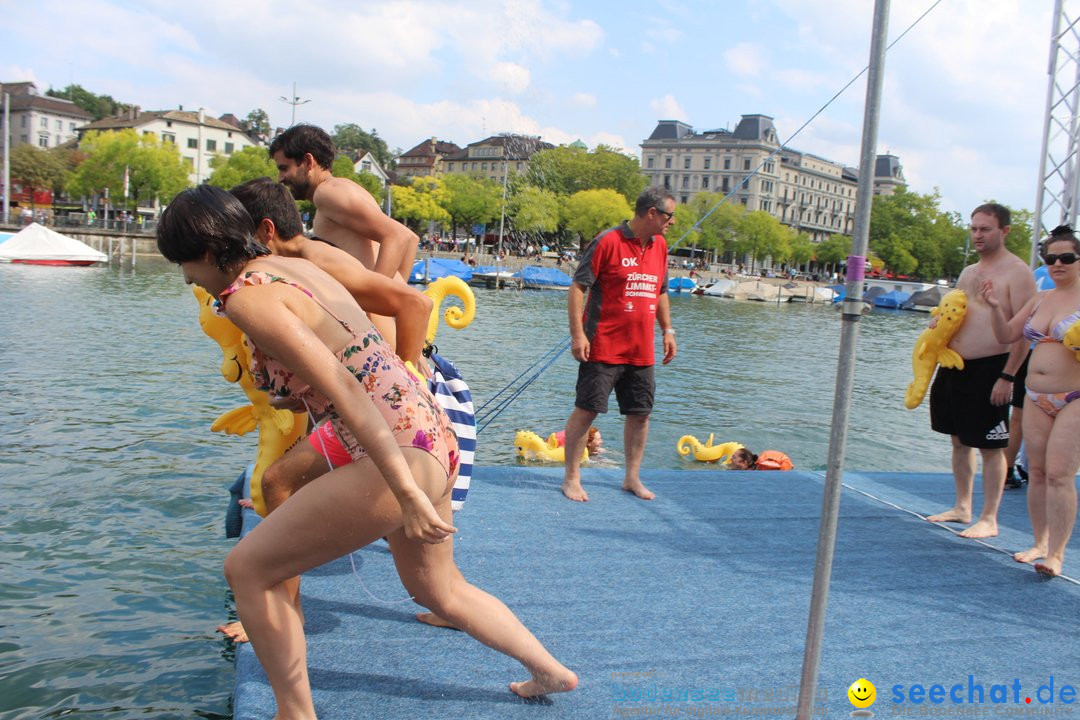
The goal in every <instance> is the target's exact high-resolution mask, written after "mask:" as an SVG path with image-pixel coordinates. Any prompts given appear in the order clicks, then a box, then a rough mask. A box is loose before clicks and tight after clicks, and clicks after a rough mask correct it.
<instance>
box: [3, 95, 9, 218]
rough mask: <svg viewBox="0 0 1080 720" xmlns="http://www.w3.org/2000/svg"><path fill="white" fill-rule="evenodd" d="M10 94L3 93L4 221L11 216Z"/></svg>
mask: <svg viewBox="0 0 1080 720" xmlns="http://www.w3.org/2000/svg"><path fill="white" fill-rule="evenodd" d="M10 98H11V95H9V94H8V93H4V222H8V221H9V220H10V218H11V112H10V107H11V102H10Z"/></svg>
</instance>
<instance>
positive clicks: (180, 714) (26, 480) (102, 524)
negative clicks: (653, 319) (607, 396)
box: [0, 260, 949, 720]
mask: <svg viewBox="0 0 1080 720" xmlns="http://www.w3.org/2000/svg"><path fill="white" fill-rule="evenodd" d="M0 294H2V297H3V298H4V300H5V312H4V313H3V314H2V315H0V337H2V338H3V340H4V342H2V343H0V367H2V368H3V371H4V377H5V380H6V383H5V386H6V388H7V395H6V398H5V400H6V405H7V407H8V412H9V418H10V420H9V429H8V434H7V437H6V440H5V441H4V442H3V443H2V444H0V487H2V489H3V497H4V503H2V504H0V528H2V530H0V539H2V542H0V567H2V568H3V583H0V718H2V719H3V720H12V719H14V718H41V717H61V716H68V715H72V716H82V717H86V716H95V717H97V716H101V717H104V716H108V717H110V718H136V717H155V718H167V717H176V718H190V717H204V718H227V717H229V716H230V707H229V698H230V693H231V690H232V681H233V676H232V666H231V664H230V663H231V654H230V649H229V647H228V645H227V644H226V643H225V642H224V641H223V640H222V639H221V638H220V636H217V635H215V633H214V632H213V628H214V626H215V625H217V624H218V623H219V622H220V621H222V620H224V619H225V617H226V614H227V612H228V611H229V609H230V602H229V598H228V593H227V587H226V585H225V582H224V579H223V578H222V574H221V563H222V559H223V558H224V556H225V554H226V553H227V552H228V550H229V548H230V546H231V541H227V540H225V539H224V537H223V529H222V518H223V513H224V509H225V506H226V502H227V499H228V494H227V487H228V485H229V484H230V483H231V481H232V480H233V479H234V478H235V476H236V475H237V474H238V473H239V472H240V471H241V470H242V469H243V467H244V465H245V464H246V463H248V462H249V461H251V460H252V459H253V456H254V443H255V437H254V435H252V436H248V437H244V438H230V437H225V436H222V435H216V434H212V433H210V432H209V430H208V428H209V425H210V423H211V422H212V421H213V419H214V418H216V417H217V416H218V415H219V414H220V413H222V412H224V411H225V410H228V409H231V408H233V407H235V406H237V405H239V404H242V403H243V402H244V398H243V395H242V393H241V392H240V390H239V389H238V388H236V387H234V386H229V385H227V384H226V383H225V382H224V381H223V380H222V379H221V377H220V375H219V374H218V365H219V364H220V361H221V356H220V352H219V349H218V347H217V345H216V344H215V343H214V342H213V341H212V340H210V339H209V338H207V337H206V336H205V335H203V333H202V331H201V330H200V329H199V327H198V323H197V321H196V306H195V301H194V298H193V297H192V295H191V293H190V290H189V289H188V288H187V287H185V286H184V284H183V282H182V280H181V278H180V275H179V272H178V271H177V270H176V269H175V268H174V267H172V266H169V265H166V264H164V263H161V262H149V261H143V260H140V266H139V267H138V268H137V269H135V270H131V269H128V268H123V269H120V268H115V267H114V268H108V267H98V268H44V267H32V266H10V265H7V266H5V265H0ZM476 295H477V314H476V320H475V322H474V323H473V325H472V326H470V327H469V328H467V329H465V330H461V331H454V330H449V329H446V328H445V327H443V328H442V329H440V331H439V336H438V338H437V339H436V343H437V344H438V345H439V348H440V350H441V352H442V353H443V354H444V355H446V356H447V357H450V358H452V359H453V360H454V361H455V362H457V364H458V366H459V368H460V369H461V371H462V373H463V374H464V375H465V377H466V379H467V380H468V381H469V383H470V385H471V386H472V389H473V394H474V398H475V400H476V401H477V404H481V403H483V402H484V401H485V400H487V399H489V398H491V397H492V396H493V395H494V394H495V393H496V392H497V391H499V390H502V389H503V388H505V387H507V386H508V385H509V384H511V383H512V381H513V380H514V379H515V378H517V377H518V375H519V374H521V373H522V372H524V371H526V370H527V369H528V368H529V367H530V366H532V365H533V364H534V363H535V362H536V361H537V359H538V358H540V357H541V356H542V355H543V354H544V353H545V352H547V351H549V350H550V349H552V348H554V347H556V346H557V345H558V344H559V343H560V341H562V340H563V339H564V338H565V337H566V335H567V330H566V327H567V326H566V310H565V302H566V301H565V295H564V294H560V293H555V292H548V293H541V292H519V291H510V290H502V291H484V290H478V291H477V293H476ZM672 314H673V319H674V325H675V327H676V329H677V331H678V334H677V338H678V342H679V355H678V357H677V358H676V359H675V361H674V362H673V363H672V364H671V365H669V366H666V367H658V369H657V408H656V411H655V413H654V415H653V420H652V425H651V430H650V436H649V443H648V447H647V449H646V455H645V461H644V466H645V479H646V482H648V469H649V468H686V469H688V470H694V471H703V470H713V469H714V468H712V467H711V466H704V465H699V464H695V463H692V462H689V461H687V460H685V459H683V458H682V457H681V456H679V455H678V454H677V453H676V451H675V443H676V441H677V440H678V438H679V437H681V436H682V435H687V434H691V435H696V436H697V437H698V438H699V439H700V440H702V441H705V440H706V439H707V437H708V435H709V434H710V433H714V434H715V435H716V439H717V441H718V442H720V441H728V440H737V441H739V442H742V443H744V444H746V445H748V446H749V447H751V448H752V449H754V450H755V451H759V450H761V449H765V448H776V449H781V450H783V451H785V452H787V453H788V454H789V455H790V456H791V457H792V458H793V459H794V461H795V464H796V466H797V467H800V468H805V469H814V468H818V469H820V468H823V467H824V465H825V462H826V457H827V452H828V447H827V444H828V437H829V422H830V418H831V412H832V403H833V387H834V383H835V372H836V357H837V352H838V345H839V337H840V320H839V314H838V313H837V312H836V311H835V310H834V309H833V308H832V307H823V306H818V305H810V306H804V305H783V306H774V305H762V304H759V303H736V302H733V301H730V300H722V299H718V298H707V297H696V296H674V297H673V298H672ZM926 322H927V317H926V316H925V315H921V314H915V313H894V312H889V313H885V312H876V313H874V314H871V315H869V316H867V317H865V318H863V320H862V321H861V325H860V329H861V332H860V340H859V345H858V359H857V370H856V380H855V392H854V397H853V398H852V411H851V416H850V419H851V424H850V430H849V437H848V444H847V459H846V462H845V467H847V468H850V469H861V470H900V471H934V472H942V471H947V470H948V468H949V444H948V439H947V438H944V437H941V436H936V435H932V434H931V433H930V432H929V430H928V427H929V418H928V413H927V408H926V405H925V404H924V405H923V406H921V407H920V408H918V409H917V410H915V411H907V410H904V408H903V394H904V389H905V388H906V386H907V383H908V382H909V381H910V379H911V378H910V353H911V346H912V343H913V342H914V340H915V337H916V336H917V335H918V333H919V332H920V331H921V329H922V328H923V327H925V324H926ZM529 374H530V375H531V374H532V373H529ZM575 378H576V363H575V362H574V361H573V359H572V358H571V357H570V354H569V352H568V351H567V352H565V353H563V354H562V355H561V356H560V357H558V359H557V360H556V361H555V362H554V363H553V364H552V366H551V367H550V368H549V369H547V370H546V371H545V372H544V373H543V374H542V375H540V377H539V378H538V379H537V380H536V381H535V382H532V383H531V384H529V385H528V386H527V387H525V388H524V390H523V391H522V392H521V394H520V395H519V397H518V398H517V399H516V400H515V401H514V402H513V403H512V404H510V405H509V406H508V407H507V408H506V409H505V410H504V411H502V412H501V413H500V414H498V415H497V416H496V417H495V418H494V419H493V420H492V422H491V424H490V425H489V426H488V427H487V428H486V429H485V430H484V431H483V432H482V433H481V434H480V437H479V441H480V442H479V449H478V453H477V463H478V464H479V465H493V464H508V463H512V462H514V459H513V455H514V453H513V435H514V431H515V430H516V429H519V428H524V429H530V430H534V431H536V432H538V433H540V434H541V435H546V434H547V433H549V432H551V431H553V430H557V429H561V428H562V425H563V423H564V422H565V419H566V416H567V414H568V413H569V411H570V409H571V406H572V403H573V386H574V380H575ZM520 385H521V383H518V384H516V385H513V387H514V388H519V387H520ZM613 403H614V399H613ZM613 407H614V405H613ZM597 425H598V426H599V427H600V429H601V430H602V431H603V433H604V436H605V439H606V443H605V444H606V446H607V447H608V448H609V449H611V450H613V451H615V452H614V453H613V454H614V457H616V458H617V457H618V453H617V451H618V450H620V449H621V445H622V430H621V428H622V425H621V422H620V420H619V417H618V415H617V413H613V414H610V415H607V416H601V417H600V418H599V419H598V422H597ZM653 489H655V490H657V491H659V492H663V487H662V486H657V485H653ZM474 491H475V492H482V485H476V486H475V490H474ZM557 491H558V490H557V488H556V487H555V486H553V487H552V492H557Z"/></svg>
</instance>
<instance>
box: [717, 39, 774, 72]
mask: <svg viewBox="0 0 1080 720" xmlns="http://www.w3.org/2000/svg"><path fill="white" fill-rule="evenodd" d="M724 60H725V61H726V62H727V66H728V70H730V71H731V72H732V73H734V74H735V75H739V76H742V77H757V76H758V75H760V74H761V71H762V70H763V69H765V60H764V59H763V57H762V50H761V47H760V46H758V45H755V44H753V43H739V44H738V45H734V46H732V47H730V48H728V49H727V50H726V51H724Z"/></svg>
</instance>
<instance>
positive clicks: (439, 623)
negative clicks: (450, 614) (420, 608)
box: [416, 612, 461, 630]
mask: <svg viewBox="0 0 1080 720" xmlns="http://www.w3.org/2000/svg"><path fill="white" fill-rule="evenodd" d="M416 619H417V620H419V621H420V622H422V623H426V624H428V625H432V626H434V627H440V628H449V629H451V630H460V629H461V628H459V627H458V626H457V625H454V623H452V622H450V621H449V620H443V619H442V618H441V617H439V616H438V615H436V614H435V613H433V612H423V613H416Z"/></svg>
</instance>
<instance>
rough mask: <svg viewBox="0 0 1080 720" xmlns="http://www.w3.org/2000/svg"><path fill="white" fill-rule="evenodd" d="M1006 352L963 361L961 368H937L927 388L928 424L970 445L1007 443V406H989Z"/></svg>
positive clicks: (994, 446)
mask: <svg viewBox="0 0 1080 720" xmlns="http://www.w3.org/2000/svg"><path fill="white" fill-rule="evenodd" d="M1008 359H1009V356H1008V354H1004V355H991V356H990V357H984V358H976V359H974V360H967V359H965V360H964V369H963V370H952V369H949V368H938V372H937V377H935V378H934V384H933V385H932V386H931V387H930V427H931V428H932V429H933V430H934V431H935V432H939V433H944V434H946V435H955V436H956V437H957V438H959V440H960V443H961V444H962V445H965V446H967V447H972V448H984V449H987V448H1003V447H1006V446H1007V445H1008V444H1009V405H1007V404H1006V405H992V404H991V403H990V392H991V391H992V390H993V389H994V383H996V382H997V380H998V377H999V376H1000V375H1001V371H1002V370H1003V369H1004V368H1005V361H1006V360H1008Z"/></svg>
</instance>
